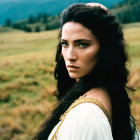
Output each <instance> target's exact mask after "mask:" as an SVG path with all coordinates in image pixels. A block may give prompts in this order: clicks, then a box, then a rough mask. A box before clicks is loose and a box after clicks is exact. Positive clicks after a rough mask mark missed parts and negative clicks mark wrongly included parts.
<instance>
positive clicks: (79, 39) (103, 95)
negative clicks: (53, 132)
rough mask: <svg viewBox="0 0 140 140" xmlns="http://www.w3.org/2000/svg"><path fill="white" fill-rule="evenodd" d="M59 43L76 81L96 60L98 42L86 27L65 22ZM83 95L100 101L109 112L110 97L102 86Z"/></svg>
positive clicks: (71, 74) (98, 48)
mask: <svg viewBox="0 0 140 140" xmlns="http://www.w3.org/2000/svg"><path fill="white" fill-rule="evenodd" d="M61 44H62V56H63V58H64V61H65V65H66V68H67V70H68V73H69V76H70V77H71V78H73V79H76V81H78V80H79V79H80V78H82V77H84V76H86V75H87V74H89V73H90V72H91V71H92V69H93V68H94V66H95V64H96V61H97V55H98V52H99V50H100V43H99V41H98V39H97V38H96V36H95V35H94V34H93V33H92V32H91V31H90V30H89V29H88V28H86V27H84V26H83V25H82V24H80V23H77V22H67V23H65V24H64V26H63V28H62V36H61ZM85 95H86V97H91V98H95V99H97V100H99V101H101V102H102V104H103V105H104V106H105V108H106V109H107V110H108V112H109V113H110V114H111V112H112V111H111V102H110V97H109V95H108V94H107V92H106V91H105V90H104V89H103V88H93V89H91V90H89V91H88V92H86V93H85Z"/></svg>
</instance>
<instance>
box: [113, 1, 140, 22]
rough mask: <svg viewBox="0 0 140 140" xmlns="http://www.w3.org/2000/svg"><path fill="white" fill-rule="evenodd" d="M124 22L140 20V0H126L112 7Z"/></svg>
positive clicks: (114, 12)
mask: <svg viewBox="0 0 140 140" xmlns="http://www.w3.org/2000/svg"><path fill="white" fill-rule="evenodd" d="M111 12H112V14H114V15H116V16H117V17H118V19H119V20H120V21H121V22H122V23H130V22H139V21H140V0H124V1H122V2H120V3H118V4H116V5H114V6H113V7H112V9H111Z"/></svg>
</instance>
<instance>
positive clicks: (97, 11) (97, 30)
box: [33, 4, 136, 140]
mask: <svg viewBox="0 0 140 140" xmlns="http://www.w3.org/2000/svg"><path fill="white" fill-rule="evenodd" d="M71 21H72V22H77V23H80V24H82V25H83V26H84V27H86V28H88V29H89V30H91V31H92V33H93V34H94V35H95V36H96V37H97V38H98V40H99V42H100V50H99V54H98V56H97V57H98V58H97V63H96V65H95V66H94V69H93V70H92V72H91V73H89V74H88V75H87V76H85V77H83V78H82V79H80V80H79V81H78V82H75V80H74V79H71V78H70V77H69V74H68V72H67V69H66V66H65V62H64V59H63V56H62V55H61V49H62V46H61V43H59V44H58V46H57V53H56V67H55V72H54V76H55V78H56V80H57V89H58V94H57V98H58V100H59V104H58V106H57V107H56V109H55V110H54V111H53V113H52V115H51V117H50V118H49V119H48V120H47V121H45V122H44V123H43V124H42V126H41V128H40V130H39V132H38V133H37V134H36V136H35V137H34V138H33V140H44V139H47V138H48V136H49V134H50V132H51V131H52V129H53V128H54V126H55V125H56V124H57V123H58V122H59V118H60V116H61V115H62V114H63V113H64V112H65V111H66V109H67V108H68V107H69V106H70V105H71V104H72V103H73V102H74V101H75V100H76V99H77V98H79V96H81V95H83V94H84V93H85V92H87V91H88V90H89V89H91V88H94V87H102V88H104V89H106V91H107V93H108V94H109V96H110V98H111V104H112V114H113V115H112V135H113V139H114V140H134V134H135V131H136V129H135V123H134V120H133V119H132V116H131V112H130V106H129V105H130V103H131V101H130V98H129V97H128V94H127V88H128V87H127V86H126V83H127V77H128V74H129V71H128V70H127V68H126V62H127V59H128V55H127V53H126V51H125V47H126V45H125V43H124V37H123V33H122V29H121V26H120V24H119V23H118V21H117V20H116V17H115V16H113V15H111V14H109V13H108V12H107V11H105V10H104V9H103V8H101V7H97V6H94V7H91V6H88V5H86V4H74V5H71V6H70V7H68V8H67V9H66V10H64V11H63V13H62V16H61V29H62V28H63V25H64V24H65V23H67V22H71ZM60 37H61V31H60Z"/></svg>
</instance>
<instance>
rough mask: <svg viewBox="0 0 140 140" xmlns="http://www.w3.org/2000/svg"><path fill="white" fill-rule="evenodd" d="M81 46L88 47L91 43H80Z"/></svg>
mask: <svg viewBox="0 0 140 140" xmlns="http://www.w3.org/2000/svg"><path fill="white" fill-rule="evenodd" d="M79 46H80V47H82V48H86V47H88V46H89V44H88V43H79Z"/></svg>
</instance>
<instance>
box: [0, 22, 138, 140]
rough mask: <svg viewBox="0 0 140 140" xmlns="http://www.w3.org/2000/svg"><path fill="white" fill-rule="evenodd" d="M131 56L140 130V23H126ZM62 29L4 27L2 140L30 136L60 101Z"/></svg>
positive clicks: (0, 36)
mask: <svg viewBox="0 0 140 140" xmlns="http://www.w3.org/2000/svg"><path fill="white" fill-rule="evenodd" d="M123 26H124V28H123V31H124V34H125V39H126V43H127V50H128V53H129V56H130V63H128V64H127V66H128V68H129V69H130V71H131V73H130V77H129V82H128V85H129V86H133V87H134V88H135V89H136V91H135V93H132V92H130V93H129V96H130V98H131V99H132V105H131V108H132V113H133V115H134V117H135V119H136V124H137V128H138V129H139V131H140V23H134V24H127V25H123ZM58 32H59V30H53V31H44V32H40V33H26V32H23V31H18V30H12V29H10V28H6V29H5V30H3V29H2V28H0V107H1V109H0V140H29V139H31V137H32V136H33V134H34V133H35V132H36V130H37V129H38V127H39V125H40V124H41V122H42V121H43V120H44V119H45V118H47V116H48V115H49V113H50V112H51V111H52V110H53V108H54V107H55V104H56V103H57V100H56V97H55V96H53V92H54V91H55V90H56V81H55V79H54V77H53V71H54V66H55V52H56V45H57V42H58V39H57V38H58Z"/></svg>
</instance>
